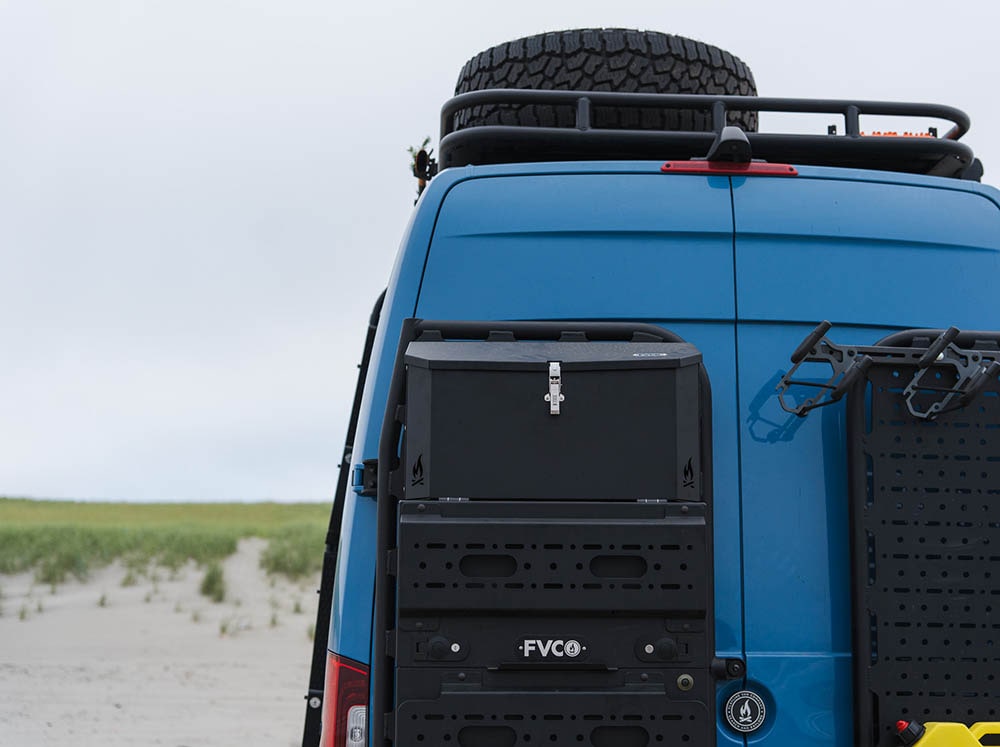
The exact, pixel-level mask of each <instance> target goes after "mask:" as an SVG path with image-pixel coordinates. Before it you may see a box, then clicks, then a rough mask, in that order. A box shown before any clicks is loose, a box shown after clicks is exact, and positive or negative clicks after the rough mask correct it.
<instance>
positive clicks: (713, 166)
mask: <svg viewBox="0 0 1000 747" xmlns="http://www.w3.org/2000/svg"><path fill="white" fill-rule="evenodd" d="M660 171H662V172H663V173H664V174H707V175H708V176H798V175H799V170H798V169H796V168H795V167H794V166H791V165H789V164H787V163H765V162H764V161H750V162H749V163H734V162H732V161H667V162H666V163H665V164H663V165H662V166H661V167H660Z"/></svg>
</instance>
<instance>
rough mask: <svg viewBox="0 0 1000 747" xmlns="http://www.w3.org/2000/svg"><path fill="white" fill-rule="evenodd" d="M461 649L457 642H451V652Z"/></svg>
mask: <svg viewBox="0 0 1000 747" xmlns="http://www.w3.org/2000/svg"><path fill="white" fill-rule="evenodd" d="M461 650H462V646H461V645H460V644H458V643H453V644H451V652H452V653H453V654H457V653H458V652H459V651H461Z"/></svg>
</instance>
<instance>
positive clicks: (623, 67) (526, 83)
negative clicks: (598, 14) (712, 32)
mask: <svg viewBox="0 0 1000 747" xmlns="http://www.w3.org/2000/svg"><path fill="white" fill-rule="evenodd" d="M489 88H529V89H547V90H571V91H616V92H634V93H695V94H730V95H744V96H753V95H756V93H757V88H756V85H755V84H754V80H753V73H751V72H750V68H748V67H747V66H746V64H745V63H744V62H743V61H742V60H740V59H739V58H738V57H736V56H734V55H732V54H730V53H729V52H726V51H724V50H722V49H719V48H718V47H713V46H711V45H710V44H705V43H703V42H699V41H694V40H693V39H686V38H684V37H683V36H673V35H671V34H663V33H660V32H658V31H633V30H630V29H577V30H574V31H554V32H550V33H546V34H537V35H535V36H528V37H524V38H523V39H516V40H515V41H511V42H507V43H505V44H499V45H497V46H495V47H491V48H490V49H487V50H485V51H483V52H480V53H479V54H478V55H476V56H475V57H473V58H472V59H471V60H469V61H468V62H467V63H465V66H464V67H463V68H462V72H461V73H459V76H458V83H457V84H456V85H455V93H456V95H457V94H461V93H468V92H469V91H481V90H484V89H489ZM574 116H575V114H574V110H573V107H571V106H539V105H535V104H525V105H520V104H518V105H491V106H477V107H473V108H470V109H466V110H463V111H460V112H458V113H457V114H456V115H455V129H463V128H466V127H477V126H482V125H531V126H536V127H572V126H573V123H574ZM729 124H735V125H739V126H740V127H742V128H743V129H744V130H746V131H748V132H753V131H756V129H757V113H756V112H730V113H729ZM591 126H592V127H596V128H602V129H605V128H606V129H619V128H627V129H642V130H686V131H697V132H702V131H707V130H711V129H712V123H711V115H710V114H709V113H708V112H705V111H698V110H676V109H675V110H665V109H645V108H643V109H638V108H625V107H615V108H611V107H595V108H594V111H593V113H592V116H591Z"/></svg>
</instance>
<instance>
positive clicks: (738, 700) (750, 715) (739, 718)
mask: <svg viewBox="0 0 1000 747" xmlns="http://www.w3.org/2000/svg"><path fill="white" fill-rule="evenodd" d="M766 715H767V709H766V708H765V707H764V699H763V698H761V697H760V696H759V695H758V694H757V693H755V692H753V691H752V690H740V691H739V692H735V693H733V694H732V695H730V696H729V699H728V700H727V701H726V722H727V723H728V724H729V726H730V728H732V729H735V730H736V731H738V732H740V733H741V734H749V733H750V732H753V731H757V730H758V729H759V728H760V727H761V726H763V724H764V718H765V716H766Z"/></svg>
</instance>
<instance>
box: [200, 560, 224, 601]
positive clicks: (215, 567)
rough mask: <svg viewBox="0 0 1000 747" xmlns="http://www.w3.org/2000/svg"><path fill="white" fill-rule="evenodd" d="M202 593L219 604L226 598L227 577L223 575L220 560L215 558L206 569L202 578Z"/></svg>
mask: <svg viewBox="0 0 1000 747" xmlns="http://www.w3.org/2000/svg"><path fill="white" fill-rule="evenodd" d="M201 593H202V594H203V595H205V596H206V597H208V598H209V599H211V600H212V601H213V602H215V603H216V604H219V603H220V602H222V600H224V599H225V598H226V579H225V577H224V576H223V575H222V566H221V565H220V564H219V561H218V560H213V561H212V562H211V563H209V564H208V568H207V569H206V570H205V577H204V578H203V579H202V580H201Z"/></svg>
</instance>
